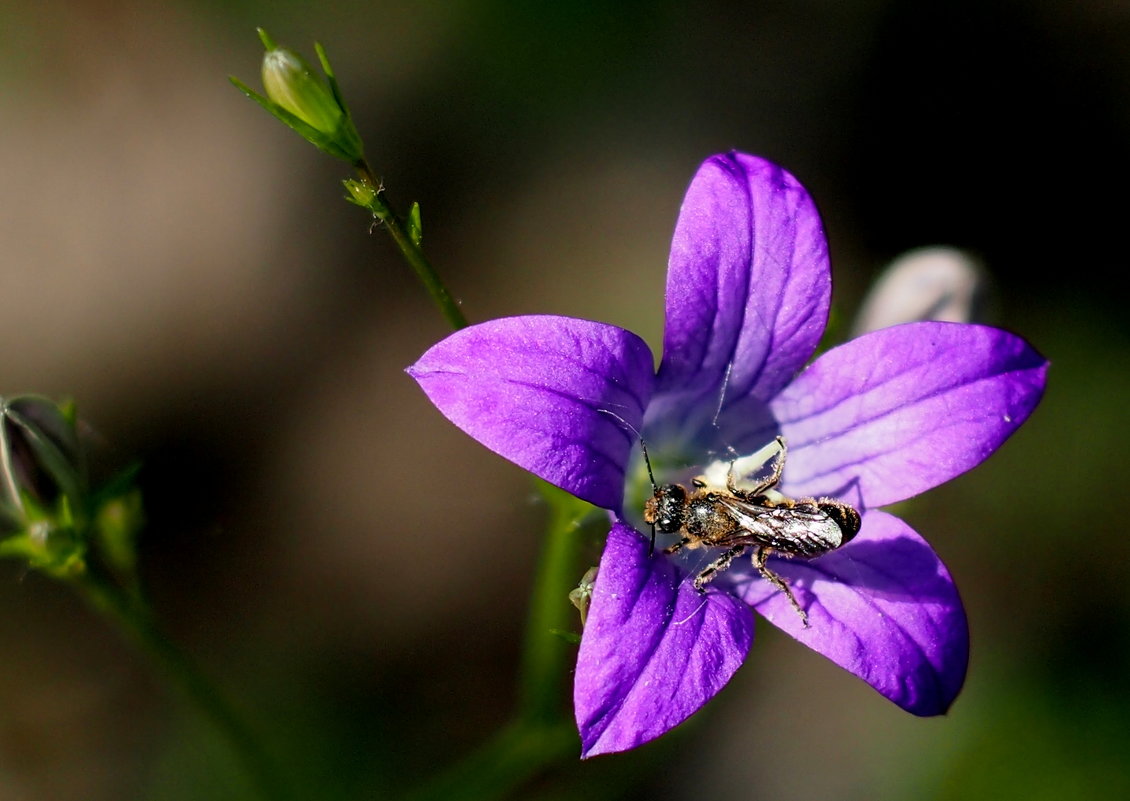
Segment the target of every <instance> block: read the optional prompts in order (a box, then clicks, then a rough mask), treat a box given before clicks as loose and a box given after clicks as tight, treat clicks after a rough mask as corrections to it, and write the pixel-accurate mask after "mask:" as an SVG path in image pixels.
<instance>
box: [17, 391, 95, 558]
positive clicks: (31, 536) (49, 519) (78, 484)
mask: <svg viewBox="0 0 1130 801" xmlns="http://www.w3.org/2000/svg"><path fill="white" fill-rule="evenodd" d="M85 503H86V471H85V466H84V464H83V454H82V448H81V446H80V444H79V439H78V435H77V432H76V430H75V422H74V414H73V410H71V409H69V408H65V407H60V406H58V405H57V404H55V403H53V402H51V401H50V400H47V399H46V398H39V397H35V396H30V395H28V396H22V397H17V398H11V399H4V398H0V556H17V557H22V558H24V559H26V560H27V561H28V563H29V564H30V565H31V566H32V567H37V568H41V569H44V570H47V571H49V572H52V573H55V574H65V573H67V572H69V571H71V570H73V569H81V565H82V561H83V555H84V552H85V547H84V544H83V542H82V541H81V537H79V536H78V535H77V531H78V530H79V529H80V528H81V527H82V521H81V519H76V515H78V516H79V517H80V518H81V514H82V509H83V507H84V506H85Z"/></svg>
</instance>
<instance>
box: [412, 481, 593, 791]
mask: <svg viewBox="0 0 1130 801" xmlns="http://www.w3.org/2000/svg"><path fill="white" fill-rule="evenodd" d="M538 491H539V493H540V494H541V496H542V498H543V499H544V500H545V502H546V506H547V507H548V509H549V521H548V524H547V531H546V539H545V545H544V546H543V549H542V554H541V559H540V562H539V564H538V568H537V574H536V575H535V577H534V586H533V592H532V595H531V598H530V612H529V617H528V618H527V622H526V636H525V650H524V651H523V654H522V664H521V673H520V685H519V691H518V709H517V711H516V713H515V715H514V720H513V721H512V722H511V723H510V724H509V725H508V726H506V727H505V728H503V729H502V730H501V731H499V732H498V733H497V734H496V735H495V736H494V737H492V738H491V739H490V740H488V741H487V742H486V743H484V744H483V745H482V746H480V747H479V748H478V749H477V750H476V751H475V752H474V753H472V754H471V755H470V756H468V757H466V758H464V759H462V760H461V761H459V762H457V763H455V764H454V765H452V766H451V767H449V768H447V769H446V770H444V771H442V772H440V773H439V774H438V775H437V776H435V777H434V778H433V779H432V780H430V781H428V782H427V783H426V784H425V785H424V786H422V787H420V788H418V789H417V790H415V791H414V792H412V793H410V794H409V795H408V796H407V798H408V799H410V801H452V799H459V800H460V801H483V800H484V799H494V798H509V797H511V796H513V794H514V791H515V790H516V789H517V788H519V787H521V786H522V785H523V784H525V783H526V782H528V781H530V780H531V779H533V778H535V777H537V776H538V775H539V774H540V773H543V772H544V771H545V770H546V769H547V768H550V767H552V766H553V765H556V764H560V763H562V762H564V761H566V760H574V759H576V758H577V756H578V754H579V752H580V744H579V743H578V742H577V729H576V726H575V724H574V723H573V721H572V719H571V717H570V716H569V715H568V714H567V711H566V710H567V709H568V706H569V705H568V704H567V703H565V700H564V699H566V698H567V697H568V691H567V689H568V688H567V685H568V681H567V680H568V676H569V663H570V661H571V659H572V657H573V655H574V653H575V651H576V646H574V645H571V644H570V643H568V642H567V641H566V640H565V639H563V638H562V637H561V636H560V635H559V634H558V633H557V632H559V631H567V630H569V629H572V628H573V627H574V626H575V625H576V623H577V620H578V616H577V610H576V609H574V608H573V606H572V605H571V604H570V603H569V591H570V590H572V589H573V588H574V587H575V586H576V585H577V581H578V579H579V578H580V576H581V573H582V565H581V564H580V552H581V545H582V544H583V543H584V541H585V538H584V536H583V527H584V525H585V524H586V523H587V522H590V521H595V520H598V519H600V518H601V513H600V512H599V511H597V510H595V509H594V508H593V507H592V506H590V505H588V504H587V503H585V502H584V501H580V500H577V499H576V498H574V497H573V496H572V495H569V494H568V493H567V492H565V491H563V490H560V489H557V488H556V487H553V486H550V485H549V484H546V483H545V482H541V481H539V482H538Z"/></svg>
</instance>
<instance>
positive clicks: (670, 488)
mask: <svg viewBox="0 0 1130 801" xmlns="http://www.w3.org/2000/svg"><path fill="white" fill-rule="evenodd" d="M656 498H657V499H658V502H657V504H656V505H657V507H658V509H657V512H658V513H657V514H656V520H655V525H656V527H657V528H658V529H659V530H660V531H662V532H663V533H664V534H671V533H673V532H676V531H678V530H679V529H681V528H682V527H683V520H684V516H685V514H686V506H687V493H686V490H684V489H683V488H682V487H680V486H679V485H678V484H665V485H664V486H662V487H660V488H659V489H658V490H657V491H656Z"/></svg>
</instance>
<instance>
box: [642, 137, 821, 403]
mask: <svg viewBox="0 0 1130 801" xmlns="http://www.w3.org/2000/svg"><path fill="white" fill-rule="evenodd" d="M830 292H831V279H830V275H829V267H828V248H827V242H826V240H825V238H824V229H823V226H822V225H821V222H820V216H819V214H818V213H817V211H816V206H815V204H814V203H813V202H812V198H811V197H809V195H808V192H807V191H805V189H804V187H803V186H801V185H800V182H799V181H797V179H796V178H794V177H793V176H792V175H790V174H789V173H787V172H785V171H784V170H783V169H781V168H780V167H778V166H777V165H775V164H772V163H770V162H768V161H765V160H763V159H760V158H757V157H755V156H749V155H746V154H744V153H729V154H726V155H719V156H713V157H712V158H710V159H708V160H707V161H706V162H705V163H704V164H703V165H702V167H701V168H700V169H699V171H698V174H697V175H695V178H694V180H693V181H692V183H691V185H690V188H689V189H688V190H687V194H686V197H685V199H684V200H683V207H682V211H681V212H680V214H679V222H678V224H677V225H676V227H675V236H674V239H673V241H672V242H671V259H670V265H669V268H668V272H667V326H666V331H665V333H664V339H663V364H662V366H661V368H660V372H659V381H660V387H661V388H662V390H663V391H664V392H672V393H676V392H682V391H687V390H697V391H699V392H702V393H703V394H705V395H708V396H712V397H711V399H710V401H709V402H708V403H707V404H706V406H707V407H709V411H710V412H713V406H714V405H716V404H717V402H718V398H719V394H720V393H721V392H722V390H723V384H725V394H726V400H727V401H728V402H730V401H734V402H736V401H738V400H740V399H742V398H745V397H747V396H753V397H755V398H757V399H758V400H761V401H766V400H768V399H769V398H771V397H772V396H773V395H775V394H776V393H777V391H778V390H780V389H781V387H783V386H784V385H785V384H786V383H787V382H788V381H789V379H791V378H792V377H793V375H794V374H795V373H796V371H797V370H799V369H800V368H801V366H802V365H803V364H804V363H805V362H806V361H807V360H808V359H809V358H810V357H811V356H812V353H813V351H814V350H815V348H816V345H817V343H818V342H819V340H820V336H821V334H822V333H823V331H824V324H825V322H826V320H827V316H828V300H829V296H830ZM727 371H729V377H728V379H727Z"/></svg>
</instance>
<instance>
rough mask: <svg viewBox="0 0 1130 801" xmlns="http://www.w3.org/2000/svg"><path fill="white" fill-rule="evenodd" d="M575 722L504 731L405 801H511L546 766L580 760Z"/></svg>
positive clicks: (519, 724) (519, 726)
mask: <svg viewBox="0 0 1130 801" xmlns="http://www.w3.org/2000/svg"><path fill="white" fill-rule="evenodd" d="M577 751H578V747H577V732H576V729H574V728H573V726H572V724H571V723H567V722H564V721H562V722H559V723H558V724H556V725H553V726H539V725H534V724H530V723H527V722H523V721H518V722H515V723H512V724H510V725H509V726H506V727H505V728H503V729H502V730H501V731H499V732H498V733H497V734H495V735H494V736H493V737H492V738H491V739H490V740H488V741H487V742H486V743H485V744H484V745H482V746H481V747H480V748H479V749H478V750H476V751H475V752H474V753H473V754H471V755H470V756H468V757H466V758H464V759H462V760H460V761H459V762H457V763H455V764H454V765H452V766H451V767H449V768H447V769H446V770H443V771H441V772H440V773H439V774H438V775H437V776H435V777H434V778H432V779H431V780H430V781H428V782H427V784H425V785H424V786H423V787H421V788H419V789H417V790H415V791H413V792H411V793H409V794H408V795H407V796H405V797H404V798H405V801H486V800H487V799H496V798H512V797H515V793H514V791H515V790H516V789H517V788H519V787H521V786H522V785H524V784H526V783H527V782H529V781H530V780H531V779H534V778H536V777H537V775H538V774H539V773H541V772H542V771H543V770H544V769H545V768H546V766H548V765H554V764H557V763H559V762H563V761H564V760H566V759H570V758H573V759H575V758H576V756H577Z"/></svg>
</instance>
